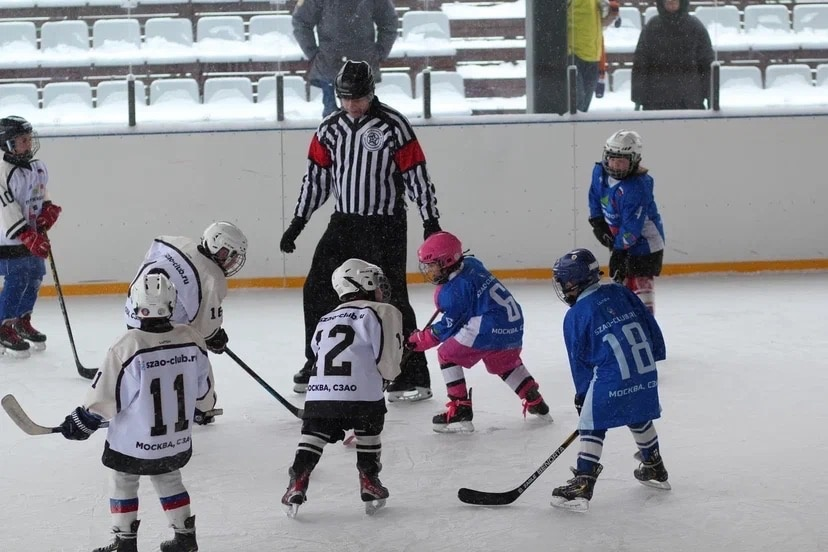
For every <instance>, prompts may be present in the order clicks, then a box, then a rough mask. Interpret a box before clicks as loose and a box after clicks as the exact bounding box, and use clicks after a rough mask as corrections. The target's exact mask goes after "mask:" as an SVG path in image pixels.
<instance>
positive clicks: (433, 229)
mask: <svg viewBox="0 0 828 552" xmlns="http://www.w3.org/2000/svg"><path fill="white" fill-rule="evenodd" d="M442 231H443V229H442V228H440V221H439V220H437V219H426V220H424V221H423V241H425V240H427V239H428V237H429V236H430V235H432V234H436V233H437V232H442Z"/></svg>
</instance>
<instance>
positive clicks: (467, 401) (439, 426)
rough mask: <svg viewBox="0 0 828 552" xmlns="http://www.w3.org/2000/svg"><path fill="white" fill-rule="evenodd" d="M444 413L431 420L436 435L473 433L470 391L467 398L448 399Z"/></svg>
mask: <svg viewBox="0 0 828 552" xmlns="http://www.w3.org/2000/svg"><path fill="white" fill-rule="evenodd" d="M449 399H450V400H449V402H447V403H446V411H445V412H443V413H442V414H437V415H436V416H434V418H432V419H431V423H432V424H433V427H432V429H434V431H436V432H437V433H471V432H473V431H474V424H472V418H474V412H472V402H471V389H469V394H468V397H464V398H455V397H449Z"/></svg>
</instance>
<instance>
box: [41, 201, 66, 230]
mask: <svg viewBox="0 0 828 552" xmlns="http://www.w3.org/2000/svg"><path fill="white" fill-rule="evenodd" d="M61 211H63V209H62V208H61V207H60V205H55V204H54V203H52V202H51V201H46V202H44V203H43V207H41V208H40V214H39V215H37V229H38V231H40V232H46V231H47V230H49V229H51V228H52V226H54V225H55V223H56V222H57V219H58V217H59V216H60V212H61Z"/></svg>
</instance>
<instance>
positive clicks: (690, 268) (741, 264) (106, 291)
mask: <svg viewBox="0 0 828 552" xmlns="http://www.w3.org/2000/svg"><path fill="white" fill-rule="evenodd" d="M602 269H603V271H604V273H605V274H606V273H607V268H606V267H602ZM790 270H828V259H799V260H790V261H736V262H718V263H685V264H667V265H664V270H662V272H661V275H662V276H680V275H685V274H711V273H727V272H741V273H745V272H778V271H790ZM492 272H493V273H494V275H495V276H497V277H498V278H500V279H502V280H551V279H552V269H551V268H518V269H508V268H507V269H494V270H492ZM407 280H408V283H409V284H423V283H425V280H424V279H423V275H422V274H420V273H418V272H415V273H411V274H408V275H407ZM304 283H305V277H304V276H288V277H284V278H279V277H276V278H231V279H230V280H229V282H228V285H229V287H231V288H234V289H253V288H299V287H302V286H303V285H304ZM128 287H129V284H128V283H126V282H104V283H88V284H63V285H62V286H61V288H62V290H63V294H64V295H124V296H125V295H126V293H127V289H128ZM40 295H41V296H44V297H54V296H55V295H56V293H55V288H54V286H51V285H43V286H42V287H41V288H40Z"/></svg>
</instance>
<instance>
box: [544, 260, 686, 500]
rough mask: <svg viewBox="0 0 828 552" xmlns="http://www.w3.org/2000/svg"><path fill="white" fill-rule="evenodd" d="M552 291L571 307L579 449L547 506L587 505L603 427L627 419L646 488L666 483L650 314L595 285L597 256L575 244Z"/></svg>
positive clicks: (615, 290)
mask: <svg viewBox="0 0 828 552" xmlns="http://www.w3.org/2000/svg"><path fill="white" fill-rule="evenodd" d="M552 272H553V276H554V285H555V292H556V293H557V294H558V297H560V298H561V300H562V301H564V302H565V303H566V304H567V305H569V307H570V309H569V311H567V313H566V316H565V317H564V322H563V334H564V341H565V342H566V350H567V353H568V355H569V365H570V368H571V371H572V381H573V382H574V383H575V408H577V409H578V414H579V415H580V421H579V423H578V433H579V435H580V439H581V450H580V451H579V452H578V464H577V467H575V468H572V472H573V473H574V474H575V477H573V478H572V479H570V480H569V481H568V482H567V484H566V485H563V486H561V487H558V488H556V489H555V490H553V491H552V506H555V507H559V508H566V509H569V510H576V511H585V510H587V509H588V508H589V501H590V500H591V499H592V491H593V489H594V488H595V481H596V479H597V478H598V475H599V474H600V473H601V470H602V469H603V466H601V464H599V462H600V460H601V452H602V451H603V448H604V437H605V436H606V434H607V429H609V428H613V427H621V426H627V427H628V428H630V431H632V434H633V438H634V439H635V444H636V445H637V446H638V452H636V453H635V458H636V459H637V460H638V461H639V462H641V464H640V466H639V467H638V469H636V470H635V471H634V472H633V475H634V476H635V478H636V479H638V481H640V482H641V483H642V484H644V485H647V486H649V487H656V488H659V489H665V490H667V489H669V488H670V484H669V483H668V482H667V470H666V469H665V468H664V463H663V462H662V461H661V453H660V452H659V448H658V434H657V433H656V429H655V426H654V425H653V420H654V419H656V418H659V417H660V416H661V406H660V404H659V402H658V372H657V370H656V361H659V360H664V358H665V357H666V351H665V347H664V338H663V337H662V335H661V329H660V328H659V327H658V324H657V323H656V321H655V318H653V315H652V314H651V313H650V311H649V310H648V309H647V307H646V306H645V305H644V303H642V302H641V300H640V299H639V298H638V297H636V295H635V294H634V293H633V292H632V291H630V290H629V289H627V288H625V287H623V286H620V285H618V284H609V285H604V286H602V285H600V284H599V283H598V282H599V280H600V279H601V272H600V271H599V270H598V261H597V260H596V259H595V255H593V254H592V252H590V251H589V250H587V249H574V250H572V251H570V252H569V253H567V254H566V255H564V256H563V257H561V258H560V259H558V260H557V261H556V262H555V265H554V266H553V268H552Z"/></svg>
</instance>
